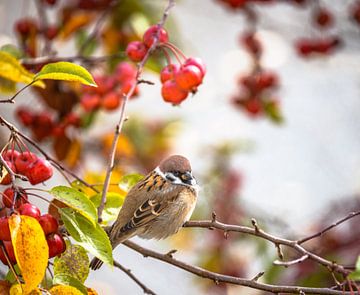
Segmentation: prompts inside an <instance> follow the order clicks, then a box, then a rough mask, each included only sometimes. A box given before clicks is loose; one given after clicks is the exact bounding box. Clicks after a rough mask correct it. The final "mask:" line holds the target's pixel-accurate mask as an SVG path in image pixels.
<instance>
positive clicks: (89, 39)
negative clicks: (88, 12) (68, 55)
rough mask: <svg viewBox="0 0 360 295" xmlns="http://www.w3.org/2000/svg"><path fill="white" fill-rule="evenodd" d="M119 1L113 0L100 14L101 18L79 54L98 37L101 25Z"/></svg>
mask: <svg viewBox="0 0 360 295" xmlns="http://www.w3.org/2000/svg"><path fill="white" fill-rule="evenodd" d="M117 3H118V0H113V1H111V2H110V4H109V5H108V7H107V8H106V9H105V10H104V11H103V13H102V14H101V15H100V16H99V18H98V19H97V21H96V23H95V26H94V29H93V30H92V32H91V33H90V34H89V36H88V37H87V39H86V40H85V41H84V43H83V44H82V45H81V47H80V49H79V51H78V54H79V55H82V54H83V52H84V51H85V49H86V47H87V46H88V45H89V44H90V42H91V41H92V40H94V39H95V38H96V37H97V35H98V34H99V31H100V29H101V26H102V25H103V23H104V21H105V20H106V17H107V15H108V14H109V13H110V12H111V11H112V10H113V8H114V7H115V5H116V4H117Z"/></svg>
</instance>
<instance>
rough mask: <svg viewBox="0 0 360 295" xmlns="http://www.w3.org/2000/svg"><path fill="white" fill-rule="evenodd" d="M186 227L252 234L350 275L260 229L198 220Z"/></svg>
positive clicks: (291, 242)
mask: <svg viewBox="0 0 360 295" xmlns="http://www.w3.org/2000/svg"><path fill="white" fill-rule="evenodd" d="M184 227H202V228H217V229H220V230H223V231H227V232H231V231H232V232H239V233H245V234H250V235H253V236H257V237H260V238H263V239H265V240H268V241H269V242H272V243H273V244H274V245H275V246H277V247H278V246H279V245H285V246H287V247H290V248H292V249H294V250H296V251H297V252H298V253H300V254H301V255H308V256H309V259H311V260H313V261H315V262H317V263H319V264H321V265H323V266H325V267H330V269H333V270H334V271H336V272H338V273H341V274H343V275H348V274H349V273H350V271H349V270H347V269H345V268H344V267H343V266H342V265H339V264H336V263H334V262H332V261H329V260H326V259H325V258H322V257H320V256H318V255H316V254H314V253H312V252H310V251H308V250H306V249H305V248H304V247H303V246H301V245H300V244H298V243H297V241H293V240H288V239H283V238H279V237H276V236H274V235H271V234H269V233H267V232H265V231H263V230H262V229H260V228H259V227H257V229H256V228H251V227H248V226H241V225H231V224H225V223H222V222H219V221H217V220H215V221H213V220H197V221H188V222H186V223H185V224H184Z"/></svg>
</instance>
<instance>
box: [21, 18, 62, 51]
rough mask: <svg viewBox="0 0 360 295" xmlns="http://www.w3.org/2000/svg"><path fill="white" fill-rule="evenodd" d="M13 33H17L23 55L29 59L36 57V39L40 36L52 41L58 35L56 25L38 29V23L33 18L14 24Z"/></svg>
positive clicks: (22, 19) (23, 19)
mask: <svg viewBox="0 0 360 295" xmlns="http://www.w3.org/2000/svg"><path fill="white" fill-rule="evenodd" d="M14 29H15V32H17V34H18V36H19V38H20V40H21V42H22V44H23V45H24V48H25V53H27V54H28V55H29V56H31V57H36V38H37V36H41V37H43V38H45V39H47V40H53V39H54V38H55V37H57V36H58V34H59V28H58V27H57V26H56V25H48V26H47V27H46V28H42V29H40V27H39V24H38V22H37V21H36V20H35V19H33V18H21V19H19V20H18V21H17V22H16V23H15V28H14Z"/></svg>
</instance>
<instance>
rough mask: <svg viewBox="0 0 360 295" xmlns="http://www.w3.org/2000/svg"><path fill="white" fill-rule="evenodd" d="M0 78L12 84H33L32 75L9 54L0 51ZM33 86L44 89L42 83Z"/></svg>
mask: <svg viewBox="0 0 360 295" xmlns="http://www.w3.org/2000/svg"><path fill="white" fill-rule="evenodd" d="M0 77H2V78H4V79H7V80H10V81H13V82H22V83H25V84H30V83H31V82H33V77H34V74H33V73H30V72H29V71H28V70H26V69H25V68H24V67H23V66H22V65H21V64H20V62H19V61H18V60H17V59H16V58H15V57H14V56H12V55H11V54H10V53H8V52H5V51H0ZM34 85H35V86H39V87H42V88H45V84H44V82H42V81H38V82H36V83H35V84H34Z"/></svg>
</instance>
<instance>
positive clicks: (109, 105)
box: [101, 91, 120, 111]
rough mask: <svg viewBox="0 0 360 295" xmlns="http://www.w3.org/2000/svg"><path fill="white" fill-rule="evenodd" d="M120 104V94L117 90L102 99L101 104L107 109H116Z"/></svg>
mask: <svg viewBox="0 0 360 295" xmlns="http://www.w3.org/2000/svg"><path fill="white" fill-rule="evenodd" d="M119 105H120V96H119V95H118V94H117V93H115V92H113V91H112V92H109V93H108V94H106V95H105V96H104V98H103V99H102V101H101V106H102V107H103V108H104V109H105V110H107V111H112V110H116V109H117V108H118V107H119Z"/></svg>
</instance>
